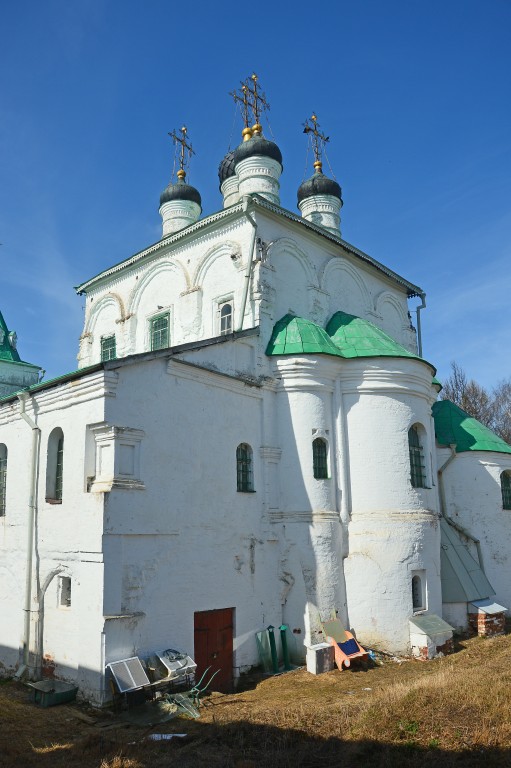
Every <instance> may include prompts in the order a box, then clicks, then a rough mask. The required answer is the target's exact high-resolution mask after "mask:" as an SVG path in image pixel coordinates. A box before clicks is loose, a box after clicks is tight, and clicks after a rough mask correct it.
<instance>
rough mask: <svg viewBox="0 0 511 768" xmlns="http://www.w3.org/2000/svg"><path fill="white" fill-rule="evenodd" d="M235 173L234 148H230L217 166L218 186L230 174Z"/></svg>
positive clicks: (229, 176)
mask: <svg viewBox="0 0 511 768" xmlns="http://www.w3.org/2000/svg"><path fill="white" fill-rule="evenodd" d="M235 173H236V171H235V165H234V150H233V149H230V150H229V152H227V154H226V156H225V157H224V158H223V160H222V162H221V163H220V165H219V166H218V181H219V182H220V186H222V184H223V183H224V181H225V180H226V179H230V178H231V176H234V175H235Z"/></svg>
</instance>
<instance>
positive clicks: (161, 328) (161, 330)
mask: <svg viewBox="0 0 511 768" xmlns="http://www.w3.org/2000/svg"><path fill="white" fill-rule="evenodd" d="M169 329H170V315H168V314H167V315H159V316H158V317H153V319H152V320H151V350H153V351H154V350H156V349H166V348H167V347H168V346H170V333H169Z"/></svg>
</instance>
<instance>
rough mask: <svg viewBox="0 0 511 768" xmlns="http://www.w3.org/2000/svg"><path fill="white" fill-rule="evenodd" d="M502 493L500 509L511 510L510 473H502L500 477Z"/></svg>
mask: <svg viewBox="0 0 511 768" xmlns="http://www.w3.org/2000/svg"><path fill="white" fill-rule="evenodd" d="M500 489H501V491H502V509H511V473H510V472H503V473H502V474H501V476H500Z"/></svg>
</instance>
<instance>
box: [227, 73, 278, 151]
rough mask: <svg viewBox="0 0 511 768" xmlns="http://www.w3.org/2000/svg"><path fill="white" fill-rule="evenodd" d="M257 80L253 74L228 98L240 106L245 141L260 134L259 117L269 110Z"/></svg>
mask: <svg viewBox="0 0 511 768" xmlns="http://www.w3.org/2000/svg"><path fill="white" fill-rule="evenodd" d="M258 80H259V78H258V77H257V75H256V73H255V72H254V73H253V74H252V75H250V77H247V79H246V80H244V81H243V82H242V83H241V88H240V90H239V91H232V93H230V96H232V97H233V99H234V101H235V103H239V104H241V112H242V117H243V122H244V124H245V128H244V129H243V131H242V135H243V137H244V138H245V140H246V139H247V138H250V137H251V136H252V135H253V134H259V133H261V132H262V130H263V129H262V126H261V123H260V120H261V115H262V113H263V112H264V111H265V110H269V109H270V105H269V104H268V101H267V100H266V96H265V94H264V93H262V92H261V91H260V90H259V88H258ZM250 115H252V122H253V125H252V126H251V125H250Z"/></svg>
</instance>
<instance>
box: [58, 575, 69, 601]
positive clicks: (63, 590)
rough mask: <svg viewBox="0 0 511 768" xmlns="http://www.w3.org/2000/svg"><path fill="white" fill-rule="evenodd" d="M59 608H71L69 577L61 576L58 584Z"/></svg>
mask: <svg viewBox="0 0 511 768" xmlns="http://www.w3.org/2000/svg"><path fill="white" fill-rule="evenodd" d="M59 606H60V607H61V608H70V607H71V579H70V577H69V576H61V577H60V584H59Z"/></svg>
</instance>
